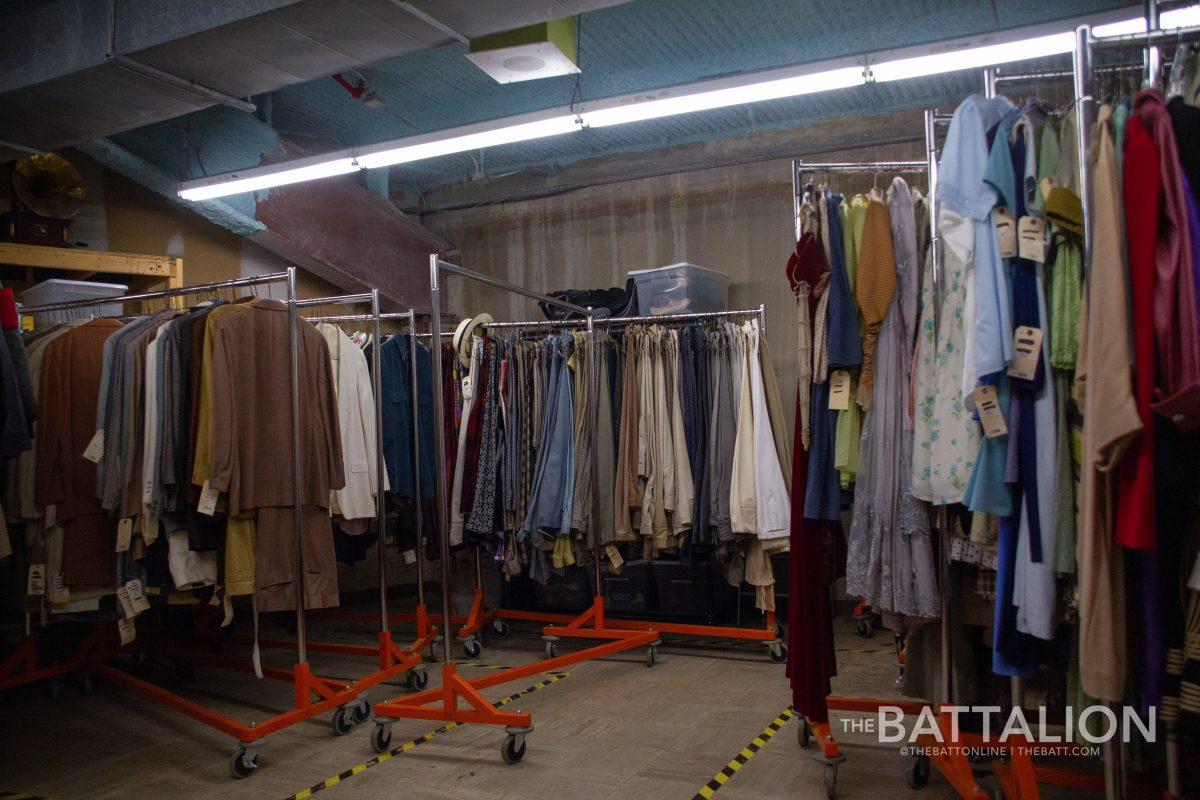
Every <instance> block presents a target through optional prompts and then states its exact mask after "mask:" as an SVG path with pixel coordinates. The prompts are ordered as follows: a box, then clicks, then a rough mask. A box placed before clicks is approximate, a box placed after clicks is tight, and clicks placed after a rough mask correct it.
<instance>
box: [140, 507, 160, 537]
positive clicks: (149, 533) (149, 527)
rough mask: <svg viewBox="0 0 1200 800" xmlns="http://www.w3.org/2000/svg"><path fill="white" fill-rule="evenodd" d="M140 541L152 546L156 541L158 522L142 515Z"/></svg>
mask: <svg viewBox="0 0 1200 800" xmlns="http://www.w3.org/2000/svg"><path fill="white" fill-rule="evenodd" d="M142 541H144V542H145V543H146V544H154V543H155V542H157V541H158V520H156V519H150V518H148V517H147V516H146V515H145V514H143V515H142Z"/></svg>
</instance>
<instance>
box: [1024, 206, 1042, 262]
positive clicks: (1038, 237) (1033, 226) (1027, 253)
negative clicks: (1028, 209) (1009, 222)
mask: <svg viewBox="0 0 1200 800" xmlns="http://www.w3.org/2000/svg"><path fill="white" fill-rule="evenodd" d="M1017 238H1018V240H1019V242H1018V248H1017V249H1018V250H1019V255H1020V256H1021V258H1025V259H1028V260H1030V261H1036V262H1037V263H1039V264H1044V263H1046V223H1045V221H1044V220H1043V219H1042V218H1041V217H1021V221H1020V222H1018V223H1017Z"/></svg>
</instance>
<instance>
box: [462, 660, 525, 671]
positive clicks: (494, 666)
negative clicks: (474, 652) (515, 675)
mask: <svg viewBox="0 0 1200 800" xmlns="http://www.w3.org/2000/svg"><path fill="white" fill-rule="evenodd" d="M455 663H456V664H457V665H458V666H460V667H475V668H476V669H495V670H502V669H512V667H509V666H506V665H504V664H482V663H480V662H478V661H456V662H455Z"/></svg>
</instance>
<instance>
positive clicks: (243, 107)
mask: <svg viewBox="0 0 1200 800" xmlns="http://www.w3.org/2000/svg"><path fill="white" fill-rule="evenodd" d="M109 60H110V61H112V63H114V64H116V65H117V66H118V67H120V68H121V69H124V70H127V71H129V72H132V73H134V74H135V75H141V76H142V77H144V78H150V79H151V80H155V81H158V82H159V83H162V84H166V85H167V86H171V87H173V88H175V89H181V90H183V91H185V92H191V93H192V94H194V95H197V96H199V97H203V98H205V99H207V100H211V101H213V102H214V103H217V104H218V105H222V106H228V107H229V108H234V109H237V110H238V111H245V112H246V113H247V114H253V113H254V112H255V111H256V110H257V107H256V106H255V105H254V103H251V102H249V101H247V100H243V99H241V98H240V97H234V96H233V95H231V94H225V93H224V92H221V91H218V90H216V89H213V88H211V87H209V86H204V85H203V84H199V83H196V82H195V81H189V80H187V79H186V78H180V77H179V76H178V75H172V74H171V73H169V72H164V71H162V70H161V69H159V68H158V67H152V66H150V65H149V64H143V63H142V62H140V61H138V60H137V59H134V58H130V57H129V56H123V55H120V54H119V53H110V54H109Z"/></svg>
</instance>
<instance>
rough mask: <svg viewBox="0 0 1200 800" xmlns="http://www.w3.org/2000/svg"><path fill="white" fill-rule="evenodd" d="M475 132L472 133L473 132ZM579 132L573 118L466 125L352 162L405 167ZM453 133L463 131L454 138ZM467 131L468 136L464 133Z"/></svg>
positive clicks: (403, 142)
mask: <svg viewBox="0 0 1200 800" xmlns="http://www.w3.org/2000/svg"><path fill="white" fill-rule="evenodd" d="M472 129H475V130H472ZM577 130H579V119H578V117H577V116H576V115H574V114H558V115H556V116H551V117H546V118H544V119H537V120H534V121H532V122H524V123H518V124H515V125H511V124H510V125H504V126H501V127H496V126H495V124H493V123H484V124H483V125H469V126H465V127H463V128H456V129H452V130H449V131H439V132H438V133H430V134H424V135H422V136H413V137H410V138H408V139H401V140H399V141H398V142H389V143H387V144H386V145H376V146H375V147H373V148H371V149H370V151H360V152H359V153H358V154H357V155H356V156H355V160H356V161H357V162H358V165H359V166H360V167H365V168H366V169H373V168H375V167H387V166H391V165H392V164H406V163H408V162H410V161H420V160H421V159H425V158H436V157H437V156H446V155H451V154H452V153H462V152H466V151H467V150H478V149H480V148H483V147H495V146H496V145H499V144H513V143H515V142H527V141H529V140H531V139H542V138H545V137H547V136H558V135H561V134H564V133H570V132H572V131H577ZM456 131H464V132H461V133H458V134H457V135H455V132H456ZM466 131H469V132H466Z"/></svg>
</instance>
